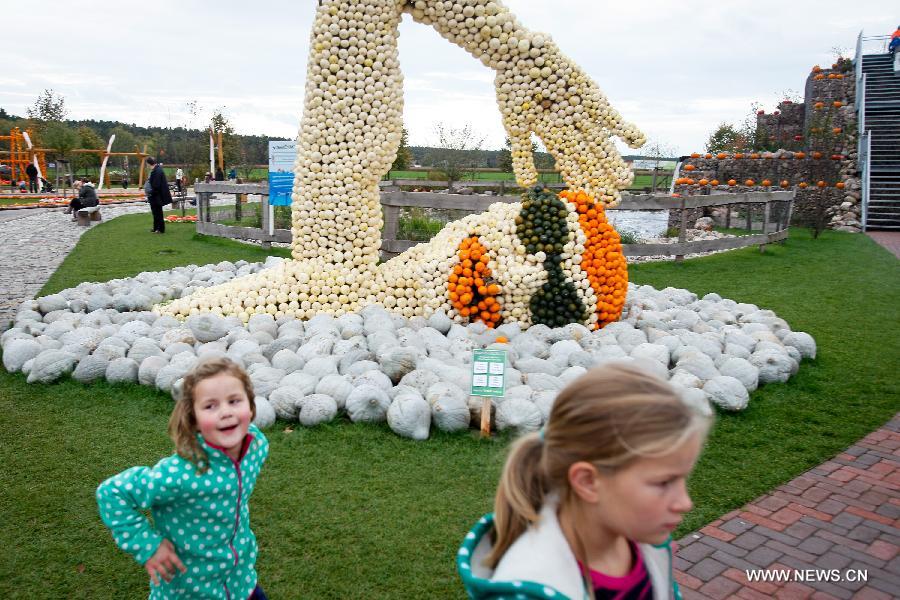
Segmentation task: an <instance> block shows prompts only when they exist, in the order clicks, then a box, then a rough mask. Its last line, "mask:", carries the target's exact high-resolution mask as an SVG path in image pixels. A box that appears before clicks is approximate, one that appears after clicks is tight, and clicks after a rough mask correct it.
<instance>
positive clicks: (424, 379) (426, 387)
mask: <svg viewBox="0 0 900 600" xmlns="http://www.w3.org/2000/svg"><path fill="white" fill-rule="evenodd" d="M440 380H441V378H440V377H438V376H437V374H436V373H434V372H433V371H427V370H425V369H414V370H412V371H410V372H409V373H407V374H406V375H404V376H403V378H402V379H400V383H399V385H407V386H409V387H412V388H415V389H417V390H419V393H420V394H422V395H425V394H427V393H429V391H430V389H431V387H432V386H433V385H434V384H436V383H438V382H440Z"/></svg>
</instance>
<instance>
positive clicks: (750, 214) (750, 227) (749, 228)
mask: <svg viewBox="0 0 900 600" xmlns="http://www.w3.org/2000/svg"><path fill="white" fill-rule="evenodd" d="M752 218H753V205H752V204H750V203H749V202H748V203H747V233H752V232H753V224H752V223H751V222H750V220H751V219H752Z"/></svg>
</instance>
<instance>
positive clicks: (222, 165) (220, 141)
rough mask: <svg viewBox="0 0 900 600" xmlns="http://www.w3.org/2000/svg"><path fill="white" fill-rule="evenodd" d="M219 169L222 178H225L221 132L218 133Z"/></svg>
mask: <svg viewBox="0 0 900 600" xmlns="http://www.w3.org/2000/svg"><path fill="white" fill-rule="evenodd" d="M219 168H220V169H221V170H222V177H225V158H224V156H223V152H222V132H221V131H220V132H219Z"/></svg>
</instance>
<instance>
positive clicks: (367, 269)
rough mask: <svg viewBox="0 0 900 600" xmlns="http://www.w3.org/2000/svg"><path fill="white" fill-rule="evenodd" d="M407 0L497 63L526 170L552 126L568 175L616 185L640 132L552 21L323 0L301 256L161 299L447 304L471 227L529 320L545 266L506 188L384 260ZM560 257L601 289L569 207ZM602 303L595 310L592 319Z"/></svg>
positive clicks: (527, 179)
mask: <svg viewBox="0 0 900 600" xmlns="http://www.w3.org/2000/svg"><path fill="white" fill-rule="evenodd" d="M404 12H407V13H410V14H411V15H412V18H413V19H414V20H415V21H417V22H420V23H424V24H428V25H431V26H432V27H434V28H435V29H436V30H437V31H438V32H439V33H440V34H441V35H442V36H443V37H445V38H446V39H448V40H450V41H451V42H453V43H454V44H456V45H458V46H460V47H462V48H464V49H465V50H466V51H468V52H469V53H470V54H472V55H473V56H475V57H476V58H478V59H479V60H481V62H482V63H483V64H485V65H486V66H488V67H490V68H492V69H493V70H494V71H495V72H496V78H495V88H496V93H497V102H498V105H499V108H500V112H501V114H502V117H503V125H504V127H505V129H506V131H507V133H508V135H509V138H510V140H511V142H512V158H513V167H514V171H515V175H516V180H517V181H518V182H519V184H520V185H522V186H529V185H533V184H534V183H536V182H537V171H536V169H535V167H534V162H533V157H532V154H531V134H532V133H534V134H536V135H537V136H538V137H540V138H541V140H542V141H543V142H544V145H545V146H546V147H547V150H548V151H549V152H550V154H551V155H553V157H554V158H555V160H556V165H557V168H558V169H559V170H560V173H561V174H562V177H563V178H564V180H565V181H566V183H567V185H568V187H569V188H570V189H571V190H581V191H584V192H586V193H587V194H588V195H589V196H591V197H592V198H593V199H595V200H596V202H597V203H598V204H604V205H611V204H614V203H616V202H618V200H619V190H621V189H624V188H625V187H627V186H628V185H629V184H630V183H631V181H632V177H633V176H632V173H631V171H630V169H629V168H628V167H627V165H626V164H625V163H624V161H623V160H622V158H621V157H620V156H619V153H618V151H617V150H616V148H615V145H614V144H613V142H612V141H611V139H610V138H611V136H617V137H619V138H621V139H622V140H624V141H625V142H626V143H628V144H629V145H630V146H631V147H635V148H636V147H640V146H641V145H643V144H644V142H645V138H644V135H643V134H642V133H641V132H640V131H638V130H637V129H636V128H635V127H634V126H632V125H630V124H629V123H626V122H625V121H624V120H623V119H622V118H621V116H620V115H619V114H618V113H617V112H616V111H615V110H614V109H613V108H611V107H610V106H609V103H608V102H607V99H606V97H605V96H604V95H603V94H602V92H600V90H599V89H598V88H597V86H596V85H595V84H594V83H593V81H591V79H590V78H589V77H588V76H587V75H586V74H585V73H584V72H583V71H582V70H581V69H580V68H579V67H578V66H577V65H575V64H574V63H572V62H571V61H570V60H569V59H568V58H567V57H565V56H564V55H563V54H562V53H561V52H560V51H559V49H558V47H557V46H556V44H555V43H554V42H553V40H552V39H551V38H550V37H549V36H548V35H546V34H541V33H536V32H531V31H529V30H527V29H526V28H524V27H523V26H522V25H521V24H520V23H519V22H518V21H517V19H516V18H515V16H514V15H512V13H510V12H509V10H508V9H507V8H506V7H505V6H504V5H503V4H502V3H501V2H499V1H498V0H490V1H488V0H455V1H450V0H447V1H440V0H417V1H409V2H407V1H405V0H343V1H340V0H325V1H324V2H322V3H321V5H320V6H319V7H318V9H317V11H316V17H315V21H314V24H313V30H312V35H311V39H310V52H309V63H308V71H307V80H306V97H305V103H304V112H303V118H302V121H301V124H300V132H299V137H298V151H297V160H296V163H295V174H296V175H295V180H294V191H293V196H292V200H293V202H292V227H291V231H292V235H293V238H292V239H293V241H292V256H293V259H294V260H291V261H285V263H284V264H282V265H280V266H278V267H275V268H273V269H267V270H266V271H263V272H261V273H258V274H254V275H249V276H245V277H241V278H238V279H235V280H234V281H232V282H229V283H227V284H224V285H221V286H215V287H212V288H206V289H203V290H200V291H198V292H195V293H194V294H192V295H190V296H187V297H184V298H181V299H178V300H175V301H173V302H172V303H170V304H167V305H161V306H158V307H157V311H158V312H160V313H163V314H172V315H175V316H178V317H182V318H183V317H186V316H189V315H191V314H198V313H200V312H206V311H211V312H214V313H217V314H226V315H228V314H234V315H237V316H239V317H241V319H242V320H244V321H245V322H246V321H247V320H248V319H249V318H250V316H251V315H253V314H256V313H264V312H267V313H269V314H273V315H275V316H276V317H278V316H283V315H290V316H294V317H297V318H310V317H312V316H314V315H315V314H318V313H320V312H326V313H330V314H334V315H341V314H344V313H347V312H354V311H356V310H358V309H359V308H361V307H362V306H365V305H366V304H371V303H376V302H377V303H381V304H383V305H384V306H385V307H386V308H388V309H390V310H394V311H396V312H399V313H400V314H403V315H404V316H407V317H411V316H414V315H422V316H428V315H430V314H431V313H433V312H434V311H436V310H439V309H443V310H444V311H445V312H447V313H448V314H449V315H450V316H451V317H453V318H455V319H457V320H461V321H462V320H465V319H463V318H462V317H460V316H459V315H458V314H456V311H455V310H454V309H453V307H452V305H451V303H450V302H449V300H448V290H447V275H448V274H449V273H450V270H451V269H452V267H453V265H454V264H455V262H456V261H458V259H457V256H456V252H457V247H458V246H459V244H460V242H461V241H462V240H463V239H464V238H466V237H470V236H478V237H479V240H480V243H481V244H482V245H483V246H484V247H485V248H486V250H487V252H488V253H489V254H490V256H491V263H490V265H489V266H490V268H491V271H492V273H493V274H494V275H493V276H494V279H495V280H496V281H497V282H498V283H499V285H500V287H501V288H502V290H503V293H502V296H501V297H500V298H498V301H500V302H501V303H502V307H503V308H502V316H503V318H504V320H511V321H518V322H520V323H521V324H522V325H528V324H529V323H530V322H531V315H530V311H529V308H528V301H529V299H530V297H531V295H532V294H533V293H535V292H536V291H537V290H538V289H539V288H540V286H541V285H542V284H543V283H544V282H545V281H546V280H547V279H546V277H547V276H546V274H545V273H544V271H543V267H542V264H541V261H540V260H538V257H535V256H534V255H530V254H527V253H525V251H524V247H523V246H522V245H521V244H520V243H519V242H518V240H517V239H516V229H515V225H514V220H515V217H516V215H517V214H518V213H519V210H520V206H519V205H518V204H500V203H498V204H495V205H492V206H491V208H490V209H489V210H488V211H487V212H485V213H481V214H478V215H471V216H469V217H466V218H464V219H462V220H460V221H457V222H454V223H450V224H448V225H447V226H446V227H445V228H444V229H443V230H442V231H441V232H440V233H439V234H438V235H437V236H436V237H435V238H433V239H432V240H431V241H430V242H428V243H425V244H419V245H418V246H416V247H414V248H411V249H410V250H408V251H407V252H405V253H403V254H401V255H400V256H397V257H395V258H393V259H391V260H390V261H388V262H386V263H384V264H381V265H379V264H378V258H379V248H380V245H381V228H382V213H381V204H380V200H379V190H378V182H379V180H380V179H381V177H382V176H383V175H384V174H385V173H387V171H388V170H389V168H390V165H391V163H392V162H393V160H394V157H395V156H396V152H397V148H398V146H399V143H400V136H401V129H402V126H403V96H402V92H403V85H402V74H401V72H400V64H399V59H398V50H397V38H398V31H399V24H400V19H401V18H402V15H403V13H404ZM570 217H571V218H569V219H568V220H569V224H570V231H571V232H572V234H571V235H570V240H571V243H570V244H569V245H568V246H567V248H566V251H565V252H564V253H563V263H562V266H563V267H564V269H565V270H566V272H567V273H568V274H571V275H572V278H573V281H574V282H575V284H576V285H577V286H578V288H579V290H580V291H579V293H580V294H581V297H582V299H583V300H584V301H585V303H586V304H587V305H588V306H593V305H594V304H595V303H596V302H597V296H596V294H595V292H594V290H592V289H591V286H590V284H589V283H588V282H587V278H586V276H585V274H584V273H583V272H581V270H580V268H579V266H578V263H579V262H580V252H583V251H584V244H585V236H584V233H583V232H582V231H581V229H580V227H579V226H578V218H577V214H576V213H575V212H574V207H572V215H570ZM596 322H597V317H596V315H593V316H592V318H591V320H590V321H589V323H596Z"/></svg>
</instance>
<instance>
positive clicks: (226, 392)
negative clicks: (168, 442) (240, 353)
mask: <svg viewBox="0 0 900 600" xmlns="http://www.w3.org/2000/svg"><path fill="white" fill-rule="evenodd" d="M194 416H195V417H196V419H197V430H198V431H199V432H200V435H202V436H203V439H205V440H206V442H207V443H208V444H211V445H213V446H218V447H220V448H224V449H225V453H226V454H228V456H230V457H231V458H232V459H233V460H238V458H240V453H241V448H242V446H243V443H244V437H245V436H246V435H247V429H248V428H249V427H250V421H251V420H252V418H253V417H252V412H251V409H250V400H249V399H248V398H247V392H246V391H245V390H244V384H242V383H241V380H240V379H238V378H237V377H235V376H233V375H229V374H228V373H219V374H218V375H213V376H212V377H207V378H206V379H204V380H202V381H200V382H199V383H198V384H197V385H196V386H195V387H194Z"/></svg>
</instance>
